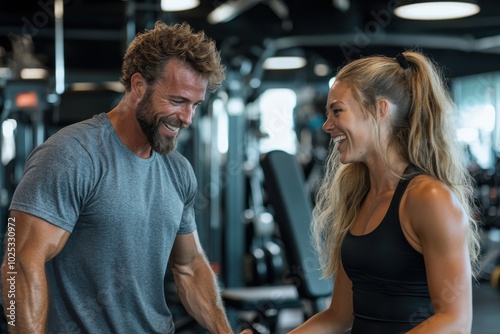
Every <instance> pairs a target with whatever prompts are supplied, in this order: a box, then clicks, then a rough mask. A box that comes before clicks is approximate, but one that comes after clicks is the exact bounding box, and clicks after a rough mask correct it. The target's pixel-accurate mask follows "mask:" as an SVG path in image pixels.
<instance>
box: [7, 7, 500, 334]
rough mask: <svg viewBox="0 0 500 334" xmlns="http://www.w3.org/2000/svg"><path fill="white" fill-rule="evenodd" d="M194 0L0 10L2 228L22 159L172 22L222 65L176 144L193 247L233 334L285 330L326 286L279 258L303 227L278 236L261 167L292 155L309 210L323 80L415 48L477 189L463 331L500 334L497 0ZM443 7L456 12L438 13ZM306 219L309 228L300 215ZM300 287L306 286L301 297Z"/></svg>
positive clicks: (178, 314)
mask: <svg viewBox="0 0 500 334" xmlns="http://www.w3.org/2000/svg"><path fill="white" fill-rule="evenodd" d="M192 1H193V2H194V3H193V4H192V6H193V7H192V8H186V7H187V6H188V5H189V3H190V2H191V1H188V0H178V1H175V0H170V1H161V0H128V1H123V0H37V1H34V0H33V1H30V0H25V1H1V2H0V112H1V113H0V115H1V124H2V135H1V136H0V143H1V164H0V214H1V217H2V222H7V209H8V205H9V202H10V199H11V196H12V193H13V191H14V189H15V187H16V185H17V184H18V182H19V181H20V179H21V177H22V173H23V169H24V163H25V160H26V158H27V156H28V155H29V153H30V152H31V151H32V149H33V148H34V147H35V146H37V145H39V144H40V143H42V142H43V141H44V140H45V139H46V138H48V137H49V136H50V135H52V134H53V133H55V132H56V131H58V130H59V129H60V128H61V127H63V126H66V125H69V124H71V123H74V122H77V121H80V120H84V119H86V118H89V117H91V116H92V115H94V114H97V113H100V112H107V111H109V110H110V109H111V108H112V107H113V106H114V105H115V104H116V103H117V102H118V101H119V99H120V97H121V94H122V93H123V88H122V86H121V85H120V84H119V83H118V78H119V75H120V68H121V58H122V55H123V53H124V51H125V49H126V47H127V45H128V43H129V42H130V41H131V40H132V39H133V38H134V36H135V35H136V34H137V33H138V32H141V31H143V30H144V29H149V28H152V27H153V25H154V22H156V21H157V20H161V21H164V22H166V23H169V24H170V23H175V22H184V21H185V22H187V23H189V24H190V25H192V26H193V28H194V29H195V30H204V31H205V32H206V33H207V35H209V36H210V37H211V38H213V39H214V40H215V41H216V42H217V45H218V47H219V49H220V50H221V56H222V60H223V62H224V64H225V65H226V68H227V80H226V81H225V82H224V84H223V86H222V87H221V88H220V89H219V90H218V91H217V92H215V93H214V94H211V95H209V96H208V97H207V99H206V101H205V102H204V104H203V105H202V107H201V108H200V109H199V111H198V113H197V115H196V117H195V120H194V122H193V125H192V126H191V127H190V128H189V129H188V130H187V131H184V133H183V135H182V137H181V138H180V147H179V150H180V151H181V153H183V154H184V155H185V156H186V157H187V158H188V159H189V161H190V162H191V163H192V165H193V167H194V170H195V172H196V175H197V178H198V182H199V196H198V201H197V205H196V213H197V223H198V229H199V233H200V237H201V241H202V243H203V246H204V248H205V250H206V252H207V254H208V256H209V258H210V260H211V263H212V266H213V268H214V270H215V271H216V273H217V274H218V275H219V278H220V282H221V287H222V289H223V290H224V291H227V293H228V294H227V295H226V296H225V298H227V299H226V302H227V303H228V305H229V306H230V307H229V312H230V315H231V317H232V321H233V323H234V326H235V328H236V327H238V326H244V325H248V324H252V325H253V326H254V328H255V329H256V331H259V332H261V333H266V332H267V333H280V332H286V330H287V329H289V328H292V327H293V326H296V325H297V324H298V323H300V322H301V321H302V320H303V319H304V318H305V317H307V316H308V315H310V313H311V312H313V310H314V309H315V308H314V307H312V306H311V305H313V304H314V303H315V302H316V297H317V295H321V297H326V300H327V299H328V291H329V289H330V291H331V286H326V287H325V289H326V293H325V295H322V293H320V291H315V290H314V289H315V287H316V288H318V287H319V286H321V285H322V284H323V283H317V282H315V281H310V280H309V277H308V275H307V274H308V273H310V272H313V271H314V270H315V269H316V268H308V269H307V270H304V266H303V264H302V266H301V264H298V263H295V262H294V261H301V260H300V259H296V258H294V257H293V256H292V255H293V254H291V253H294V251H293V248H297V247H299V246H298V245H299V244H306V245H309V239H308V233H307V232H306V233H302V236H301V237H300V238H299V237H297V238H294V236H293V235H291V236H289V235H287V234H286V233H283V230H284V229H286V226H287V225H286V224H292V225H293V222H292V223H291V222H290V221H291V220H293V218H290V216H294V215H292V212H293V208H288V207H287V206H286V205H285V204H283V205H281V204H280V203H276V202H275V201H274V200H275V198H274V197H273V196H270V193H273V194H274V192H275V191H278V193H276V196H278V197H280V196H283V198H285V199H286V198H288V197H287V196H290V191H287V188H286V187H285V188H283V190H281V188H280V186H281V185H280V184H279V182H278V181H276V180H275V179H274V178H275V176H273V175H272V173H270V172H269V171H267V172H266V169H265V168H263V166H262V159H263V157H264V156H266V155H267V154H268V153H269V152H274V151H280V152H285V153H287V154H288V155H287V157H291V158H292V160H291V163H293V164H296V166H297V167H298V170H297V171H298V172H299V174H297V175H298V176H297V178H296V181H297V182H298V184H297V187H298V188H297V189H299V190H300V192H301V196H299V198H296V197H292V198H290V200H291V201H292V203H295V208H300V209H303V210H305V211H310V209H311V207H313V205H314V201H313V198H314V192H315V188H316V185H317V182H318V180H319V179H320V177H321V175H322V168H323V162H324V158H325V156H326V154H327V151H328V145H329V137H328V136H327V135H325V134H324V133H323V132H322V130H321V125H322V123H323V122H324V106H325V102H326V96H327V93H328V89H329V86H330V84H331V81H332V80H333V78H334V76H335V72H336V70H337V69H338V68H339V67H341V66H342V65H343V64H345V63H346V62H347V61H349V60H352V59H357V58H359V57H363V56H368V55H373V54H384V55H387V56H390V57H394V56H395V55H396V54H398V53H400V52H402V51H404V50H421V51H423V52H424V53H425V54H427V55H428V56H430V57H431V58H433V59H434V60H435V61H436V62H437V63H438V64H439V65H441V66H442V68H443V74H444V75H445V77H446V78H447V79H448V81H447V84H448V85H449V87H450V90H451V91H452V93H453V97H454V99H455V102H456V113H455V114H456V121H457V123H458V125H459V130H458V132H457V137H458V138H459V139H460V141H461V142H462V143H463V147H464V150H465V151H466V152H467V153H468V154H467V156H468V158H467V161H464V163H466V164H467V165H468V166H469V169H470V171H471V173H472V174H473V175H474V177H475V178H476V181H477V200H478V204H480V206H481V209H482V211H481V216H480V217H478V219H479V220H480V221H481V223H482V227H481V229H482V233H483V238H484V242H483V247H484V250H483V254H484V258H483V261H482V268H481V273H480V277H479V279H478V282H476V283H477V284H476V285H475V291H474V298H475V299H474V300H475V306H474V310H475V320H474V331H473V333H476V334H489V333H498V328H500V292H499V291H498V285H499V279H500V269H499V266H500V255H499V254H500V251H499V244H500V232H499V231H500V200H499V198H498V196H499V195H498V189H499V188H498V187H499V186H500V171H499V170H498V167H499V164H498V162H499V155H500V132H499V130H500V128H499V125H500V117H498V115H499V110H500V3H499V2H498V1H495V0H483V1H457V2H456V3H455V4H454V5H453V7H447V8H442V7H439V8H436V7H424V9H423V10H420V11H419V12H417V15H419V16H418V17H410V16H409V15H411V13H410V12H409V11H408V9H411V8H408V7H403V6H404V5H408V4H410V5H417V4H421V5H425V6H432V5H435V4H436V1H402V0H372V1H362V0H308V1H301V0H229V1H223V0H214V1H210V0H209V1H204V0H201V1H196V0H192ZM461 5H464V6H465V7H463V8H462V6H461ZM468 9H471V10H472V11H471V12H469V13H465V12H463V11H464V10H468ZM455 12H457V13H458V15H460V14H461V15H462V17H458V18H455V17H450V16H451V15H452V14H454V13H455ZM289 61H290V63H289ZM273 163H275V162H272V163H271V164H273ZM282 167H286V166H282ZM275 181H276V182H278V183H275ZM271 188H272V189H271ZM279 191H282V193H280V192H279ZM304 198H305V199H306V201H308V203H303V200H304ZM273 199H274V200H273ZM293 201H297V202H293ZM301 201H302V202H301ZM297 203H298V204H297ZM292 207H293V205H292ZM306 218H307V217H306ZM303 224H304V226H306V227H307V226H308V224H309V222H308V221H307V219H306V221H304V222H303ZM2 225H3V224H2ZM2 228H3V229H2V233H5V227H4V226H2ZM298 233H299V234H300V232H298ZM290 248H292V249H290ZM299 248H300V247H299ZM298 253H300V252H298ZM297 255H298V256H299V257H300V255H301V254H297ZM302 255H303V254H302ZM308 256H311V255H310V254H309V255H308ZM310 258H311V257H309V259H310ZM302 260H303V259H302ZM297 268H301V269H300V270H299V271H300V272H304V271H305V274H304V275H303V273H302V274H300V275H299V274H297ZM294 278H295V279H294ZM297 282H300V283H301V284H302V287H299V286H298V285H300V284H297ZM170 283H171V282H170V281H169V276H168V273H167V279H166V285H165V286H166V294H167V298H169V300H170V302H171V303H172V310H173V313H174V315H175V319H176V322H177V327H178V329H179V332H185V333H189V332H194V333H195V332H202V331H201V329H199V328H197V326H196V324H194V323H193V322H192V321H191V319H190V318H189V316H187V315H186V313H185V311H184V310H183V308H182V307H181V306H180V305H179V304H178V301H177V300H176V299H175V291H172V286H171V284H170ZM308 285H311V289H312V292H311V291H305V290H307V289H305V288H304V286H308ZM283 286H284V287H285V290H280V289H281V288H283ZM266 287H271V290H264V291H265V293H264V294H265V297H266V298H262V300H258V301H255V300H252V298H251V297H249V296H248V295H247V294H248V293H249V292H250V293H251V294H252V293H254V294H253V299H255V298H256V296H257V294H256V292H255V291H254V290H251V288H266ZM290 287H294V289H292V290H290V289H289V288H290ZM295 288H297V289H295ZM318 290H319V288H318ZM261 291H262V290H261ZM269 291H271V292H273V293H277V294H276V295H273V294H272V293H271V294H270V293H269ZM231 293H233V294H231ZM289 293H290V294H291V295H290V296H288V295H287V294H289ZM316 294H317V295H316ZM280 296H281V297H282V298H284V299H283V300H282V302H277V300H281V299H279V298H281V297H280ZM248 301H251V303H246V302H248ZM285 301H286V302H285ZM288 302H290V303H288ZM304 305H305V306H304ZM307 305H309V306H307ZM320 307H321V306H320ZM233 310H234V313H233ZM294 312H295V313H294ZM264 319H271V320H270V321H264ZM266 322H267V323H266Z"/></svg>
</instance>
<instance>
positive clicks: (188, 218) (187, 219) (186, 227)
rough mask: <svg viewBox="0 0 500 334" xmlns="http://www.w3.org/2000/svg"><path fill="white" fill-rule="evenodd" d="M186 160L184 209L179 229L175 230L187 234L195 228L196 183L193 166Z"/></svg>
mask: <svg viewBox="0 0 500 334" xmlns="http://www.w3.org/2000/svg"><path fill="white" fill-rule="evenodd" d="M185 162H186V168H185V170H186V171H187V173H186V174H187V177H186V186H185V189H186V193H185V203H184V210H183V212H182V220H181V224H180V226H179V230H178V231H177V233H178V234H188V233H192V232H194V231H195V230H196V218H195V212H194V208H195V202H196V195H197V192H198V184H197V181H196V176H195V175H194V171H193V168H192V167H191V164H190V163H189V162H188V161H187V159H186V160H185Z"/></svg>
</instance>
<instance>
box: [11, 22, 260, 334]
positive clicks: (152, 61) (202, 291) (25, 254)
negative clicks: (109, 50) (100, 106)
mask: <svg viewBox="0 0 500 334" xmlns="http://www.w3.org/2000/svg"><path fill="white" fill-rule="evenodd" d="M224 76H225V75H224V67H223V66H222V65H221V63H220V55H219V53H218V51H217V49H216V47H215V43H214V42H213V41H212V40H210V39H209V38H207V36H206V35H205V34H204V33H203V32H199V33H194V32H192V30H191V28H190V27H189V26H188V25H187V24H176V25H173V26H167V25H166V24H164V23H161V22H158V23H156V25H155V27H154V29H152V30H148V31H145V32H144V33H143V34H139V35H138V36H137V37H136V38H135V39H134V41H132V43H131V44H130V46H129V48H128V50H127V52H126V54H125V56H124V61H123V67H122V77H121V81H122V83H123V84H124V86H125V94H124V96H123V98H122V100H121V101H120V103H119V104H118V105H117V106H116V107H115V108H114V109H113V110H111V111H110V112H108V113H103V114H100V115H96V116H94V117H93V118H92V119H90V120H86V121H83V122H80V123H77V124H74V125H71V126H69V127H66V128H64V129H63V130H61V131H59V132H58V133H57V134H55V135H53V136H52V137H50V138H49V139H48V140H47V141H46V142H45V143H44V144H43V145H40V146H39V147H37V148H36V149H35V150H34V152H33V153H32V155H31V156H30V158H29V159H28V161H27V164H26V169H25V175H24V177H23V180H22V182H21V183H20V184H19V186H18V187H17V189H16V192H15V194H14V196H13V199H12V203H11V207H10V218H9V223H10V224H11V227H12V230H13V231H14V232H15V262H14V263H12V261H11V260H12V257H10V259H9V257H7V256H5V259H4V262H3V265H2V285H3V289H2V290H3V300H4V308H5V310H6V315H9V314H10V313H9V312H10V311H9V310H7V309H8V306H9V305H14V306H15V317H13V318H12V317H8V320H9V321H10V326H9V330H10V331H11V332H12V333H23V334H24V333H30V334H35V333H65V334H66V333H134V334H138V333H148V334H150V333H173V332H174V331H175V329H174V325H173V322H172V315H171V313H170V311H169V309H168V307H167V305H166V302H165V297H164V290H163V281H164V276H165V271H166V269H167V264H168V263H170V265H171V269H172V272H173V275H174V279H175V282H176V285H177V288H178V291H179V295H180V298H181V300H182V303H183V305H184V306H185V308H186V310H187V311H188V312H189V313H190V314H191V315H192V316H193V317H194V319H195V320H196V321H198V322H199V323H200V324H201V325H202V326H203V327H205V328H207V329H208V330H209V331H210V332H211V333H232V331H231V329H230V327H229V324H228V321H227V319H226V315H225V312H224V309H223V306H222V303H221V300H220V297H219V294H218V290H217V284H216V278H215V276H214V274H213V272H212V270H211V269H210V266H209V264H208V261H207V259H206V257H205V255H204V253H203V250H202V248H201V247H200V244H199V240H198V236H197V233H196V225H195V220H194V207H193V204H194V201H195V196H196V189H197V186H196V180H195V177H194V173H193V170H192V168H191V166H190V164H189V163H188V161H187V160H186V159H185V158H184V157H182V156H181V155H180V154H179V153H178V152H176V151H175V147H176V142H177V137H178V135H179V132H180V131H181V130H182V129H184V128H186V127H188V126H189V125H190V124H191V121H192V118H193V116H194V113H195V109H196V107H197V106H198V105H200V104H201V103H202V101H203V100H204V96H205V93H206V90H207V89H208V90H209V91H214V90H216V89H217V88H218V87H219V86H220V84H221V82H222V80H223V79H224ZM13 280H15V291H14V292H13V293H12V289H10V292H11V293H10V294H9V288H11V287H12V285H11V284H12V282H13ZM243 333H251V331H250V330H248V331H246V332H245V331H244V332H243Z"/></svg>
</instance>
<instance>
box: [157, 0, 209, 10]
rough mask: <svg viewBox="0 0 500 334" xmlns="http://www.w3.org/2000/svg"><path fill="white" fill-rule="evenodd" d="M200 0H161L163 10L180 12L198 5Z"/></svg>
mask: <svg viewBox="0 0 500 334" xmlns="http://www.w3.org/2000/svg"><path fill="white" fill-rule="evenodd" d="M199 5H200V0H182V1H179V0H161V10H163V11H164V12H178V11H181V10H188V9H193V8H195V7H198V6H199Z"/></svg>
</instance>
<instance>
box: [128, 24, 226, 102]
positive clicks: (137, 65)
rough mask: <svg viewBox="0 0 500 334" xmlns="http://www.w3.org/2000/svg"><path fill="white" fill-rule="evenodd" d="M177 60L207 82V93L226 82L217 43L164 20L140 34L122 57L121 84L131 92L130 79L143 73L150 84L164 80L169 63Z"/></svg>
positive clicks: (200, 33) (180, 25)
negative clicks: (185, 63)
mask: <svg viewBox="0 0 500 334" xmlns="http://www.w3.org/2000/svg"><path fill="white" fill-rule="evenodd" d="M173 57H176V58H178V59H180V60H182V61H185V62H187V63H188V64H189V65H191V67H192V68H193V69H194V70H195V71H197V72H198V73H200V74H201V75H203V77H204V78H205V79H207V81H208V90H209V91H211V92H213V91H215V90H217V89H218V88H219V87H220V85H221V84H222V81H223V80H224V79H225V67H224V65H222V64H221V57H220V52H219V51H218V50H217V48H216V44H215V41H214V40H212V39H210V38H209V37H207V36H206V35H205V33H204V32H203V31H200V32H193V30H192V28H191V27H190V26H189V25H188V24H187V23H185V22H184V23H176V24H174V25H167V24H165V23H163V22H161V21H158V22H156V23H155V26H154V29H151V30H145V31H144V32H143V33H140V34H138V35H137V36H136V37H135V38H134V40H133V41H132V42H131V43H130V45H129V47H128V49H127V52H126V53H125V56H124V57H123V65H122V74H121V78H120V81H121V82H122V84H123V85H124V86H125V89H126V90H129V89H130V78H131V77H132V75H133V74H134V73H137V72H138V73H141V74H142V76H143V77H144V78H145V79H146V81H147V83H148V84H149V85H153V84H154V83H155V82H157V80H158V79H160V78H161V72H162V70H163V68H164V66H165V64H166V63H167V61H168V60H169V59H171V58H173Z"/></svg>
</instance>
